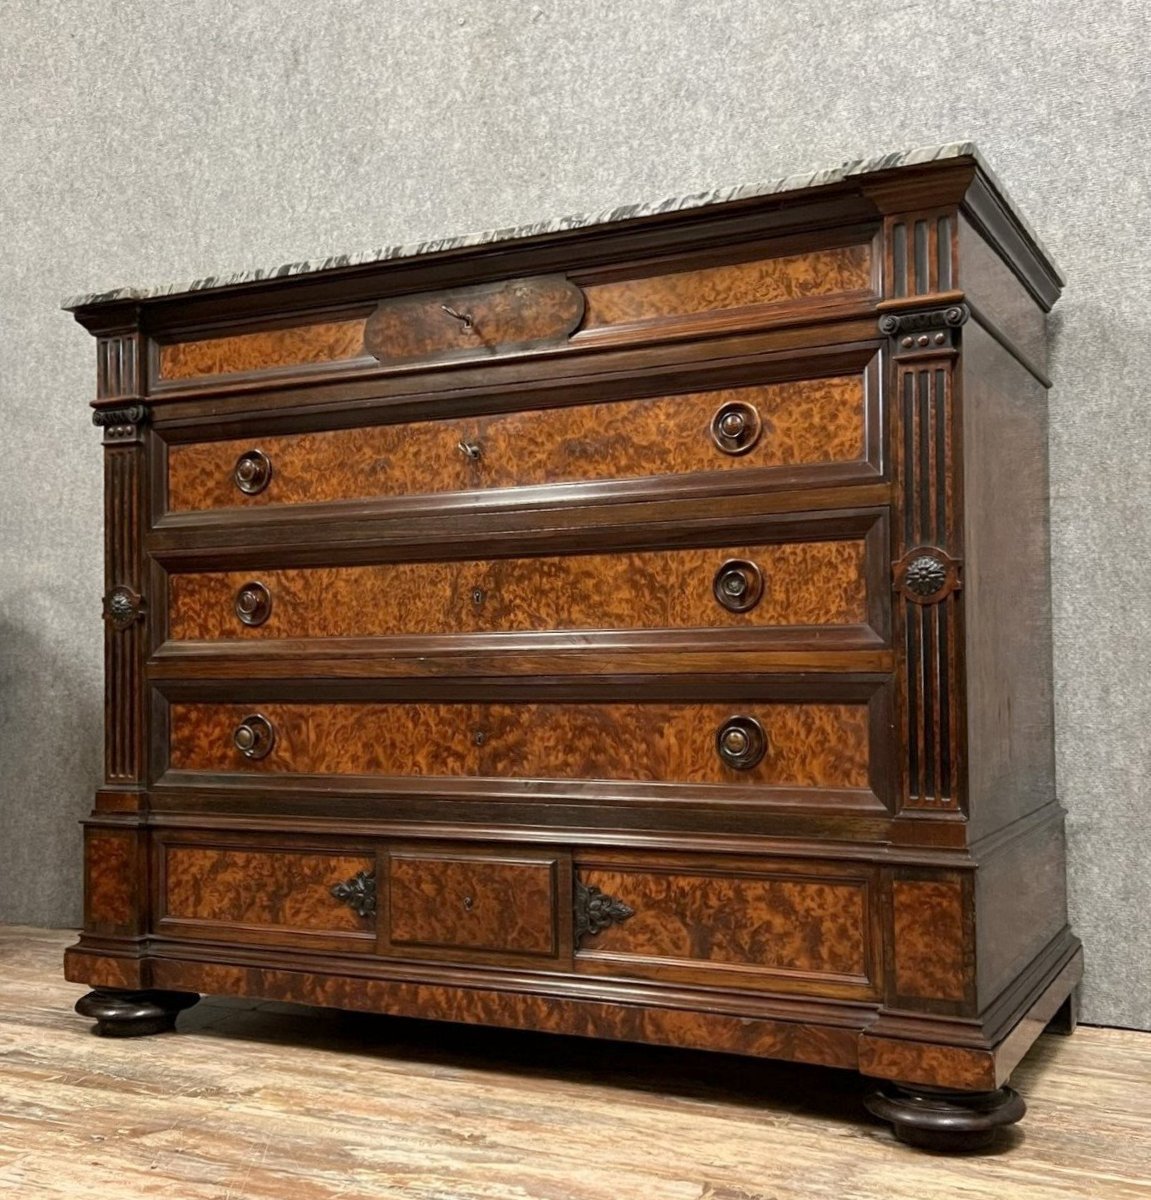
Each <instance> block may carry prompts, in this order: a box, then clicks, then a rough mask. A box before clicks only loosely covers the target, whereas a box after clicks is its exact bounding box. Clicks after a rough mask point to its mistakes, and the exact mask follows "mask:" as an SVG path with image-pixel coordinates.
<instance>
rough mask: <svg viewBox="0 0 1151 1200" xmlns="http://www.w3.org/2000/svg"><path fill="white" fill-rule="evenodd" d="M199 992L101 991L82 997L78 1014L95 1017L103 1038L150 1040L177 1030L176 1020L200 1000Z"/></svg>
mask: <svg viewBox="0 0 1151 1200" xmlns="http://www.w3.org/2000/svg"><path fill="white" fill-rule="evenodd" d="M199 999H200V997H199V994H198V993H196V992H122V991H115V990H111V989H99V990H97V991H95V992H89V993H88V994H87V995H86V996H81V997H80V999H79V1000H77V1001H76V1011H77V1012H78V1013H79V1014H80V1015H81V1016H82V1017H92V1018H93V1019H94V1020H95V1022H96V1024H95V1025H94V1026H93V1027H92V1032H93V1033H97V1034H99V1035H100V1036H101V1037H147V1036H148V1035H149V1034H152V1033H167V1032H168V1030H170V1029H175V1028H176V1017H177V1015H178V1014H179V1013H181V1012H183V1011H184V1009H186V1008H191V1007H192V1005H193V1004H195V1003H196V1001H197V1000H199Z"/></svg>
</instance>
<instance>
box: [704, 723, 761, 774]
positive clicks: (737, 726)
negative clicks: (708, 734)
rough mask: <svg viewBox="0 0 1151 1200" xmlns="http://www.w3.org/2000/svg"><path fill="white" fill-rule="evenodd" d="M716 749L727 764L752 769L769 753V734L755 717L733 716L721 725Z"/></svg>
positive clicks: (741, 769)
mask: <svg viewBox="0 0 1151 1200" xmlns="http://www.w3.org/2000/svg"><path fill="white" fill-rule="evenodd" d="M715 749H716V753H717V754H718V755H719V757H720V758H721V759H722V760H723V763H724V765H725V766H728V767H733V768H734V769H735V770H737V771H750V770H751V769H752V767H754V766H757V765H758V764H759V763H760V762H762V761H763V756H764V755H765V754H766V753H767V734H766V733H764V731H763V726H762V725H761V724H760V723H759V722H758V721H757V720H756V719H755V718H754V717H732V718H731V719H730V720H727V721H724V723H723V724H722V725H721V726H720V727H719V732H718V733H717V734H716V735H715Z"/></svg>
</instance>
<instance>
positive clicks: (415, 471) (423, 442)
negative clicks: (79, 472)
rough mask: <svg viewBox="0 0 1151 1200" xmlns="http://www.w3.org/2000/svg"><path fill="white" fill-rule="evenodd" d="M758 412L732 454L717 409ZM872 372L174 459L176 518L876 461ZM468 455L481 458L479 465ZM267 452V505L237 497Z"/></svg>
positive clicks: (215, 447) (302, 439)
mask: <svg viewBox="0 0 1151 1200" xmlns="http://www.w3.org/2000/svg"><path fill="white" fill-rule="evenodd" d="M730 404H746V405H749V406H750V407H751V408H753V409H754V410H755V412H756V414H757V415H758V417H759V421H760V425H761V429H760V434H759V437H758V439H757V440H756V442H755V444H754V445H753V446H752V447H751V448H750V449H749V450H747V451H746V452H745V453H742V454H735V455H733V454H729V453H725V452H724V451H723V450H721V449H720V448H719V447H718V446H717V445H716V443H715V441H714V440H713V438H712V435H711V422H712V419H713V417H714V416H715V414H716V413H717V411H718V410H719V409H720V408H722V407H724V406H725V405H730ZM866 405H867V394H866V387H865V381H864V376H863V375H862V374H852V375H836V376H829V377H826V378H820V379H802V380H792V381H789V382H786V383H770V384H761V385H758V386H754V387H735V388H723V389H716V390H712V391H703V392H690V393H685V394H682V395H678V396H656V397H652V398H648V399H639V400H620V401H611V402H607V403H603V404H580V405H574V406H571V407H566V408H551V409H535V410H532V411H530V412H511V413H495V414H489V415H486V416H476V417H459V418H453V419H451V420H442V421H418V422H410V423H405V424H398V425H375V426H371V427H368V428H363V429H337V430H328V431H325V432H321V433H301V434H292V435H288V436H278V437H262V438H256V439H233V440H230V441H224V442H189V443H184V444H175V445H172V446H170V447H169V449H168V506H169V509H170V510H172V511H174V512H189V511H200V510H205V509H216V508H232V507H237V506H239V507H243V508H250V507H255V508H259V507H262V506H266V505H275V504H315V503H329V502H334V501H340V500H360V499H370V498H372V497H386V496H407V495H422V494H435V493H440V492H468V491H486V490H489V489H498V488H513V487H526V486H534V485H542V484H556V483H582V482H594V481H599V480H612V479H648V478H654V477H662V476H669V475H687V474H694V473H697V472H701V471H723V472H733V471H747V470H757V469H758V470H763V471H764V472H768V471H772V470H776V471H780V470H783V469H787V468H793V467H805V466H806V467H812V466H816V465H817V464H821V463H827V464H832V463H850V462H858V461H861V460H863V459H864V457H865V453H866V450H865V438H866V428H867V413H866ZM461 444H462V445H471V446H474V447H476V448H478V451H479V457H478V458H475V457H470V456H469V455H468V454H466V453H465V452H464V451H463V450H461V448H460V447H461ZM253 449H258V450H260V451H261V452H262V453H263V454H265V455H267V457H268V460H269V462H270V463H271V468H272V473H271V479H270V480H269V482H268V484H267V486H266V487H265V488H264V489H263V490H262V491H260V492H258V493H257V494H255V495H246V494H245V493H244V492H242V491H241V490H240V489H239V487H238V486H237V485H236V483H235V480H234V479H233V471H234V469H235V466H236V462H237V460H238V459H239V458H240V456H241V455H243V454H246V453H247V452H248V451H250V450H253Z"/></svg>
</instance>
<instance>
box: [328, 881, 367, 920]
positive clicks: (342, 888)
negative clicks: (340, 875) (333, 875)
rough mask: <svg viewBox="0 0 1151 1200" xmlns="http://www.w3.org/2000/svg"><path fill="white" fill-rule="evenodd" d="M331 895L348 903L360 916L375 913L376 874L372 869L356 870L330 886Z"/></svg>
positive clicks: (341, 901) (343, 902) (342, 902)
mask: <svg viewBox="0 0 1151 1200" xmlns="http://www.w3.org/2000/svg"><path fill="white" fill-rule="evenodd" d="M332 895H333V896H334V897H335V899H337V900H339V901H340V903H341V904H346V905H348V907H349V908H351V909H354V910H355V912H356V914H357V915H358V916H361V917H374V916H375V915H376V875H375V872H374V871H357V872H356V873H355V874H354V875H353V876H352V877H351V879H345V880H344V882H343V883H337V884H334V885H333V886H332Z"/></svg>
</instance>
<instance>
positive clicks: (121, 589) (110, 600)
mask: <svg viewBox="0 0 1151 1200" xmlns="http://www.w3.org/2000/svg"><path fill="white" fill-rule="evenodd" d="M143 615H144V598H143V597H142V596H141V595H140V593H139V592H134V591H133V590H132V589H131V588H130V587H125V586H124V585H123V584H121V585H120V586H118V587H114V588H113V589H112V590H111V591H110V592H109V593H108V594H107V595H106V596H105V597H104V620H105V621H107V622H108V623H109V625H111V626H112V628H113V629H115V630H116V631H117V632H119V631H121V630H124V629H127V628H128V627H129V626H130V625H134V624H135V623H136V622H137V621H138V620H140V618H141V617H142V616H143Z"/></svg>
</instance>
